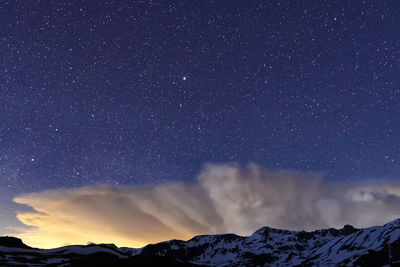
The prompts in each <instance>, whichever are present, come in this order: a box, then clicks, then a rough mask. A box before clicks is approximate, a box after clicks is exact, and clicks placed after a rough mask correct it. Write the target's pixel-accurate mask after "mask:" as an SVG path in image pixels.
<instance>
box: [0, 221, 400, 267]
mask: <svg viewBox="0 0 400 267" xmlns="http://www.w3.org/2000/svg"><path fill="white" fill-rule="evenodd" d="M34 264H36V265H46V266H60V265H64V266H171V267H181V266H400V219H397V220H394V221H392V222H390V223H387V224H385V225H383V226H374V227H369V228H365V229H356V228H354V227H352V226H350V225H346V226H344V228H342V229H333V228H330V229H323V230H317V231H312V232H305V231H288V230H279V229H273V228H269V227H263V228H261V229H259V230H257V231H256V232H254V233H253V234H252V235H251V236H248V237H243V236H238V235H234V234H221V235H203V236H196V237H194V238H192V239H190V240H188V241H181V240H170V241H166V242H161V243H157V244H151V245H147V246H145V247H143V248H139V249H135V248H126V247H121V248H118V247H116V246H115V245H113V244H98V245H96V244H90V245H86V246H66V247H60V248H56V249H33V248H30V247H28V246H26V245H25V244H23V243H22V241H21V240H20V239H17V238H13V237H0V266H30V265H34Z"/></svg>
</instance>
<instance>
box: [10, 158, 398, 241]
mask: <svg viewBox="0 0 400 267" xmlns="http://www.w3.org/2000/svg"><path fill="white" fill-rule="evenodd" d="M14 201H15V202H17V203H20V204H26V205H28V206H30V207H32V208H33V209H34V211H33V212H19V213H18V214H17V217H18V219H19V220H20V221H22V222H23V223H24V224H26V225H29V226H32V227H30V228H29V229H24V230H21V232H20V233H19V237H21V238H23V240H24V241H25V242H26V243H27V244H29V245H32V246H36V247H42V248H49V247H56V246H61V245H66V244H79V243H80V244H85V243H87V242H95V243H104V242H107V243H110V242H113V243H115V244H117V245H118V246H130V247H140V246H143V245H146V244H148V243H154V242H159V241H164V240H168V239H173V238H176V239H189V238H191V237H192V236H194V235H199V234H214V233H227V232H231V233H236V234H241V235H249V234H251V233H252V232H254V231H255V230H256V229H258V228H259V227H262V226H270V227H276V228H284V229H293V230H303V229H305V230H313V229H319V228H326V227H342V226H343V225H344V224H352V225H354V226H356V227H367V226H372V225H380V224H383V223H386V222H388V221H390V220H392V219H395V218H398V217H400V183H399V182H396V181H369V182H368V181H364V182H357V183H331V182H328V181H326V180H324V178H323V175H322V174H309V173H302V172H296V171H268V170H265V169H263V168H262V167H260V166H258V165H255V164H251V165H248V166H246V167H240V166H238V165H225V164H221V165H215V164H214V165H208V166H207V167H205V168H204V170H203V171H202V172H201V173H200V175H199V176H198V178H197V182H196V183H195V184H165V185H158V186H141V187H139V186H135V187H134V186H122V187H111V186H91V187H82V188H69V189H59V190H49V191H44V192H39V193H31V194H25V195H21V196H18V197H16V198H15V199H14Z"/></svg>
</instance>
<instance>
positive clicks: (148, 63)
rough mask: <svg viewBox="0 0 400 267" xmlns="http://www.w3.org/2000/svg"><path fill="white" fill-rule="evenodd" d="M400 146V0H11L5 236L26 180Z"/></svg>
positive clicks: (346, 159)
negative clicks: (13, 198) (15, 202)
mask: <svg viewBox="0 0 400 267" xmlns="http://www.w3.org/2000/svg"><path fill="white" fill-rule="evenodd" d="M399 152H400V2H398V1H108V0H107V1H55V0H54V1H31V0H21V1H0V233H1V232H2V229H3V228H4V227H8V226H16V225H18V224H17V222H16V219H15V215H13V214H14V213H15V210H16V209H17V208H19V207H16V206H14V205H12V204H11V203H12V197H13V196H15V195H16V194H20V193H27V192H35V191H41V190H45V189H55V188H60V187H79V186H85V185H96V184H111V185H142V184H161V183H170V182H176V181H181V182H193V181H194V180H195V177H196V175H197V174H198V173H199V172H200V170H201V169H202V166H203V165H204V164H206V163H209V162H214V163H215V162H236V163H239V164H241V165H246V164H248V163H257V164H259V165H261V166H263V167H265V168H267V169H291V170H298V171H306V172H309V171H312V172H321V171H322V172H325V173H326V177H327V179H329V180H331V181H350V182H351V181H359V180H362V179H387V178H389V179H396V178H399V177H400V153H399ZM3 231H4V230H3Z"/></svg>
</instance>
